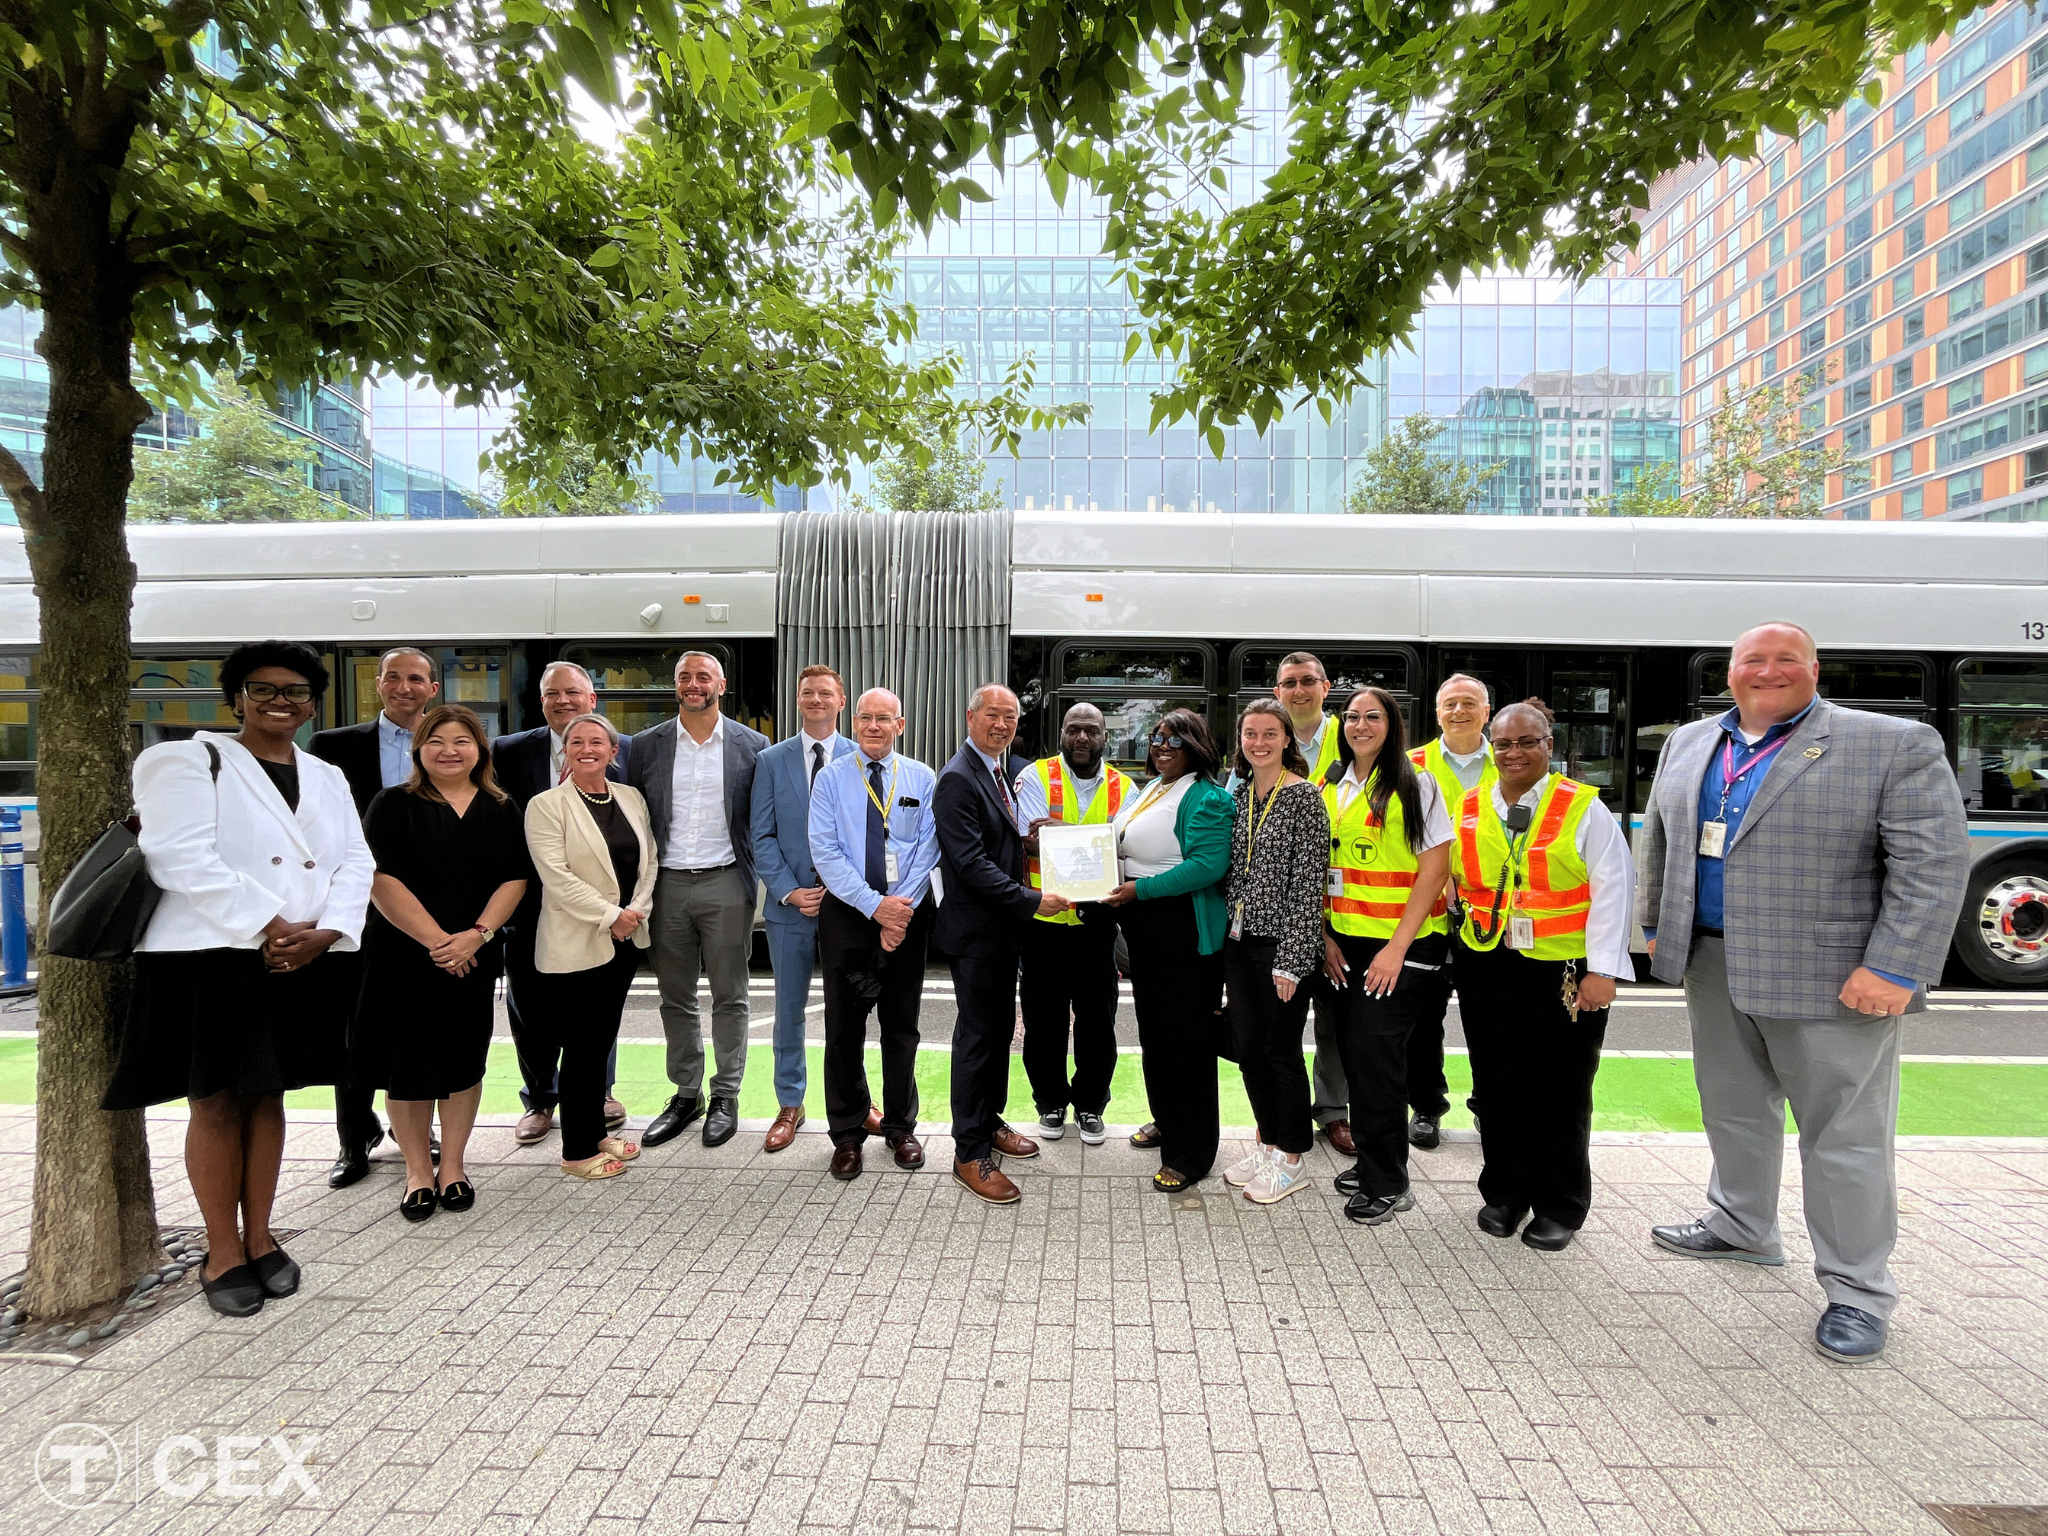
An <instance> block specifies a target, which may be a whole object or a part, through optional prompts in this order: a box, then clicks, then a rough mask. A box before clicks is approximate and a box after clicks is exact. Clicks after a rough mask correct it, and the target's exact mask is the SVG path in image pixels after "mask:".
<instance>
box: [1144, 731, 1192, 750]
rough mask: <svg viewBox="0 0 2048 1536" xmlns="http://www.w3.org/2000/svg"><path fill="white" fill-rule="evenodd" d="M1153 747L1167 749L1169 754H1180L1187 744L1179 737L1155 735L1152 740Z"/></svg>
mask: <svg viewBox="0 0 2048 1536" xmlns="http://www.w3.org/2000/svg"><path fill="white" fill-rule="evenodd" d="M1152 745H1153V746H1155V747H1165V748H1166V749H1167V750H1168V751H1169V752H1178V751H1179V750H1180V749H1181V748H1182V747H1184V746H1186V745H1187V743H1186V742H1185V741H1183V740H1181V739H1180V737H1178V736H1156V735H1155V736H1154V737H1153V738H1152Z"/></svg>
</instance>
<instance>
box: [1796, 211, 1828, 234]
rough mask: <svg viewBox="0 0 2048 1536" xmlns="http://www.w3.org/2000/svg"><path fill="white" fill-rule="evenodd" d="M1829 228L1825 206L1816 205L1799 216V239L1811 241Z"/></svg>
mask: <svg viewBox="0 0 2048 1536" xmlns="http://www.w3.org/2000/svg"><path fill="white" fill-rule="evenodd" d="M1827 227H1828V210H1827V208H1826V206H1825V205H1824V204H1821V203H1815V204H1814V205H1813V206H1812V207H1811V208H1809V209H1807V210H1806V212H1804V213H1802V214H1800V215H1799V238H1800V239H1802V240H1811V239H1812V238H1813V237H1814V236H1815V235H1817V234H1819V233H1820V232H1821V231H1822V230H1824V229H1826V228H1827Z"/></svg>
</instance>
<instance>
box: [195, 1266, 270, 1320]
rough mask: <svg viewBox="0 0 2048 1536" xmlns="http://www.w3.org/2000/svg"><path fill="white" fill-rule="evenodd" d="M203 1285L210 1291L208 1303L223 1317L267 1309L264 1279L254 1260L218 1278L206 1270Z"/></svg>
mask: <svg viewBox="0 0 2048 1536" xmlns="http://www.w3.org/2000/svg"><path fill="white" fill-rule="evenodd" d="M199 1289H200V1290H202V1291H204V1292H205V1293H206V1304H207V1305H208V1306H209V1307H212V1308H213V1310H214V1311H216V1312H218V1313H219V1314H220V1315H221V1316H222V1317H254V1316H255V1315H256V1314H257V1313H258V1312H261V1311H262V1310H263V1282H262V1281H261V1280H259V1279H257V1278H256V1268H255V1266H254V1265H252V1264H237V1265H236V1266H235V1267H234V1268H233V1269H230V1270H228V1271H226V1272H225V1273H224V1274H222V1275H221V1276H220V1277H219V1278H218V1279H215V1280H208V1279H207V1278H206V1277H205V1274H204V1272H203V1271H202V1273H201V1275H200V1280H199Z"/></svg>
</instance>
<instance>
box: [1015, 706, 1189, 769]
mask: <svg viewBox="0 0 2048 1536" xmlns="http://www.w3.org/2000/svg"><path fill="white" fill-rule="evenodd" d="M1076 704H1093V705H1094V706H1095V707H1096V708H1097V709H1099V710H1101V711H1102V718H1103V721H1104V723H1105V724H1107V726H1108V727H1109V744H1108V746H1107V747H1106V748H1104V755H1105V756H1106V757H1108V759H1109V760H1110V761H1111V762H1112V763H1114V764H1116V766H1117V767H1119V768H1121V769H1123V771H1124V772H1125V773H1129V774H1134V775H1136V776H1137V777H1139V778H1149V777H1150V776H1151V773H1152V770H1151V769H1150V768H1149V767H1147V766H1146V762H1145V756H1146V752H1147V750H1148V748H1149V747H1150V744H1151V741H1152V728H1153V727H1154V726H1156V725H1157V724H1158V723H1159V722H1160V721H1161V720H1162V719H1164V718H1165V717H1166V716H1167V715H1168V714H1169V713H1170V712H1172V711H1173V710H1176V709H1191V710H1193V711H1194V712H1195V713H1196V714H1198V715H1200V716H1201V717H1202V720H1203V722H1204V723H1205V724H1209V725H1212V726H1213V724H1214V720H1213V717H1212V715H1211V713H1210V710H1209V704H1208V701H1207V700H1205V699H1199V698H1181V699H1175V698H1157V697H1155V698H1144V699H1125V698H1113V697H1108V696H1106V695H1103V694H1089V693H1085V692H1076V693H1071V694H1062V695H1060V696H1059V697H1058V698H1056V699H1055V700H1054V701H1053V720H1052V727H1051V733H1050V735H1049V736H1048V738H1047V742H1046V747H1045V750H1046V751H1047V752H1048V753H1050V752H1053V751H1055V750H1057V743H1058V741H1059V722H1060V720H1062V719H1063V718H1065V716H1066V713H1067V711H1068V710H1070V709H1072V708H1073V707H1074V706H1075V705H1076Z"/></svg>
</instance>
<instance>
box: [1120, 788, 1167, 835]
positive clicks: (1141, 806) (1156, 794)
mask: <svg viewBox="0 0 2048 1536" xmlns="http://www.w3.org/2000/svg"><path fill="white" fill-rule="evenodd" d="M1175 782H1176V783H1178V782H1179V781H1178V780H1176V781H1175ZM1168 787H1169V786H1168V784H1167V782H1166V780H1164V779H1154V780H1153V781H1152V787H1151V788H1150V789H1148V790H1146V791H1145V793H1144V794H1142V795H1140V796H1139V797H1138V803H1137V804H1136V805H1134V806H1132V807H1131V817H1130V821H1127V822H1125V823H1124V825H1125V826H1129V825H1130V824H1131V821H1136V820H1137V819H1138V818H1139V817H1140V816H1142V815H1144V814H1145V812H1146V811H1148V810H1150V809H1151V808H1152V802H1153V801H1155V800H1158V799H1160V798H1162V797H1163V796H1164V795H1165V793H1166V791H1167V789H1168Z"/></svg>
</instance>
